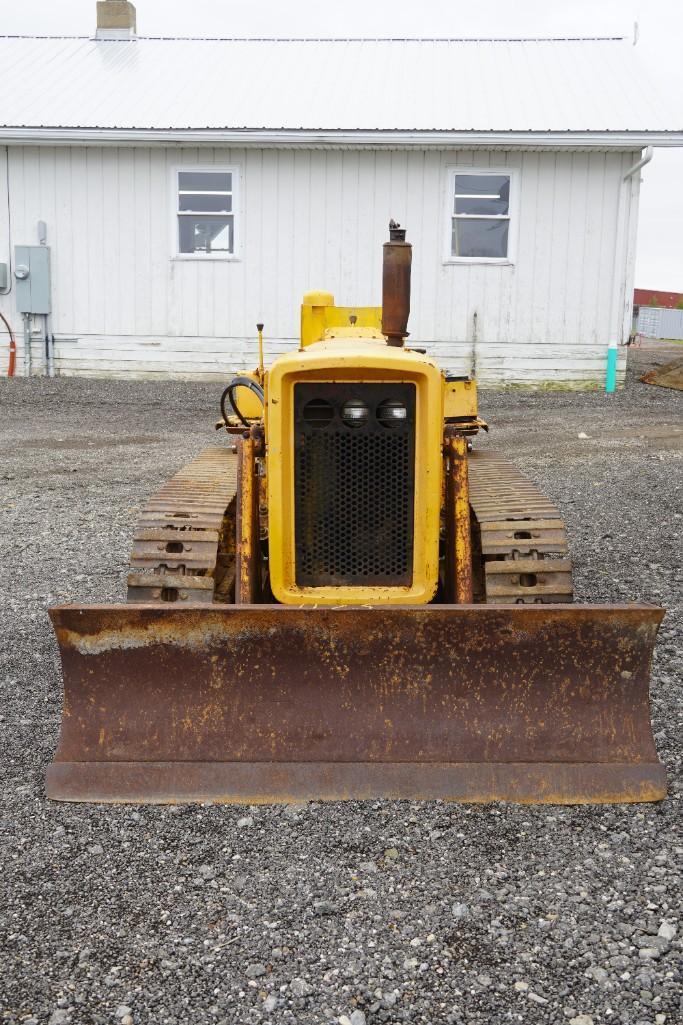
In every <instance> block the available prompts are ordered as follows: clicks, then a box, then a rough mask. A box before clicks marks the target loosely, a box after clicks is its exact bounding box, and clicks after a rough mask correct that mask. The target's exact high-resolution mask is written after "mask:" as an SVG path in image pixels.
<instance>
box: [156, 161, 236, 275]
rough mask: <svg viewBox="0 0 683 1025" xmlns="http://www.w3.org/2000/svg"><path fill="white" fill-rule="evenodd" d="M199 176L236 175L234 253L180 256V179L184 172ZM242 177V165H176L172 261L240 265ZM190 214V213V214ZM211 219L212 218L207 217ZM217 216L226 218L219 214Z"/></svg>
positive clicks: (172, 193) (173, 187)
mask: <svg viewBox="0 0 683 1025" xmlns="http://www.w3.org/2000/svg"><path fill="white" fill-rule="evenodd" d="M186 171H189V172H194V173H196V172H199V173H214V174H216V173H218V174H226V173H230V174H232V211H231V213H232V217H233V222H232V248H233V251H232V252H231V253H202V252H196V253H181V252H180V216H181V214H180V211H179V209H178V207H179V197H180V179H179V177H178V176H179V175H180V174H181V173H183V172H186ZM241 184H242V176H241V168H240V166H239V165H238V164H176V165H175V166H174V167H172V168H171V189H170V192H171V259H172V260H199V261H203V262H209V263H213V262H215V261H220V262H223V263H230V262H235V261H239V260H240V259H241V256H240V241H241V232H240V230H239V227H240V221H241V209H240V204H239V200H240V192H241ZM188 213H189V211H188ZM207 216H211V214H210V213H207ZM215 216H217V217H220V216H225V215H221V214H219V213H216V214H215Z"/></svg>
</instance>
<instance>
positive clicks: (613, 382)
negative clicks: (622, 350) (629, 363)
mask: <svg viewBox="0 0 683 1025" xmlns="http://www.w3.org/2000/svg"><path fill="white" fill-rule="evenodd" d="M616 387H617V347H616V345H614V346H612V345H610V346H609V348H608V349H607V373H606V375H605V391H606V393H607V394H608V395H611V394H612V392H614V391H616Z"/></svg>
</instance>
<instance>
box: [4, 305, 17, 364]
mask: <svg viewBox="0 0 683 1025" xmlns="http://www.w3.org/2000/svg"><path fill="white" fill-rule="evenodd" d="M0 320H2V322H3V323H4V325H5V327H6V328H7V331H8V333H9V363H8V365H7V376H8V377H14V371H15V370H16V366H17V343H16V340H15V338H14V333H13V331H12V328H11V327H10V326H9V321H8V320H7V318H6V317H5V316H4V315H3V314H2V313H0Z"/></svg>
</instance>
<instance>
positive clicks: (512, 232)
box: [443, 164, 519, 267]
mask: <svg viewBox="0 0 683 1025" xmlns="http://www.w3.org/2000/svg"><path fill="white" fill-rule="evenodd" d="M446 172H447V173H446V204H445V205H446V219H445V220H446V230H445V240H444V242H445V245H444V257H443V263H444V264H451V263H452V264H477V263H481V264H493V266H496V267H510V266H513V265H514V263H515V260H516V250H517V224H518V219H519V218H518V193H519V188H518V172H517V169H516V168H513V167H482V166H481V165H477V166H472V165H469V166H467V165H465V166H463V165H460V164H458V165H457V166H454V165H452V166H449V167H447V168H446ZM456 174H470V175H475V174H476V175H484V174H504V175H506V176H507V177H508V178H509V179H510V199H509V203H508V215H507V220H508V251H507V256H453V253H452V231H453V218H454V216H455V214H454V210H455V176H456ZM472 219H473V220H477V219H482V220H486V218H483V217H482V218H477V217H476V216H474V217H472ZM502 219H503V216H500V217H496V218H493V217H492V218H491V220H502Z"/></svg>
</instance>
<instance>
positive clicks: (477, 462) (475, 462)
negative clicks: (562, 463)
mask: <svg viewBox="0 0 683 1025" xmlns="http://www.w3.org/2000/svg"><path fill="white" fill-rule="evenodd" d="M469 485H470V506H471V508H472V512H473V514H474V534H475V550H479V551H480V553H481V560H482V564H483V565H482V569H483V573H482V574H481V588H482V591H483V593H481V594H480V597H481V598H482V600H484V601H485V602H486V603H487V604H489V605H516V604H535V603H538V602H541V603H546V602H569V601H571V600H572V570H571V561H570V560H569V559H568V558H565V559H562V558H558V556H561V555H566V553H567V533H566V528H565V524H564V520H563V519H562V518H561V517H560V514H559V511H558V509H557V507H556V506H555V505H553V503H552V502H551V501H550V499H548V498H546V496H545V495H543V494H542V493H541V492H540V491H539V490H538V488H537V487H536V485H535V484H534V483H533V482H532V481H530V480H529V478H528V477H525V476H524V474H523V473H521V472H520V471H519V470H518V469H517V467H516V466H515V465H514V464H513V463H509V462H507V460H505V459H501V457H500V456H498V455H497V454H496V453H493V452H476V451H475V452H473V453H472V454H471V456H470V460H469Z"/></svg>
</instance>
